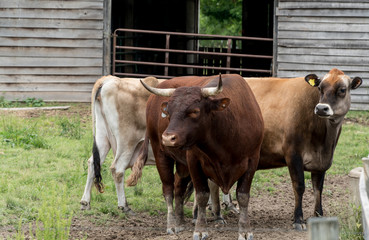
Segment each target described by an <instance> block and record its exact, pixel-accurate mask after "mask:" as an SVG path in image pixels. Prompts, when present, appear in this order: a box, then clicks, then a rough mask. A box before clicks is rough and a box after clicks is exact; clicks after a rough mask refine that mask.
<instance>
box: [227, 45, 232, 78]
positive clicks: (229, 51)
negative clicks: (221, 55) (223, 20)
mask: <svg viewBox="0 0 369 240" xmlns="http://www.w3.org/2000/svg"><path fill="white" fill-rule="evenodd" d="M231 44H232V39H230V38H228V40H227V53H228V54H229V53H231V51H232V49H231ZM226 67H227V68H230V67H231V57H230V56H229V55H228V56H227V64H226ZM226 73H227V74H229V71H227V72H226Z"/></svg>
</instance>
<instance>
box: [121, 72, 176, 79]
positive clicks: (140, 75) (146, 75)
mask: <svg viewBox="0 0 369 240" xmlns="http://www.w3.org/2000/svg"><path fill="white" fill-rule="evenodd" d="M115 75H116V76H132V77H150V76H151V77H156V78H165V79H170V78H174V76H164V75H153V74H144V73H116V74H115Z"/></svg>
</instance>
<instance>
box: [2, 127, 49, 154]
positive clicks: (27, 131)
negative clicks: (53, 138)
mask: <svg viewBox="0 0 369 240" xmlns="http://www.w3.org/2000/svg"><path fill="white" fill-rule="evenodd" d="M0 139H1V140H2V142H4V143H6V144H8V145H10V146H11V147H22V148H24V149H27V150H28V149H31V148H45V149H47V148H49V145H48V144H47V143H46V140H45V139H44V138H43V137H41V136H40V135H39V134H38V132H37V130H36V126H35V125H34V126H32V127H28V126H16V125H14V124H11V123H5V120H4V121H3V129H2V130H1V129H0Z"/></svg>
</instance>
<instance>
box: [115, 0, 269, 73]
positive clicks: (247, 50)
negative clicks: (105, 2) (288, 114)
mask: <svg viewBox="0 0 369 240" xmlns="http://www.w3.org/2000/svg"><path fill="white" fill-rule="evenodd" d="M199 1H201V0H161V1H154V0H123V1H122V0H112V11H111V31H112V33H113V32H114V31H115V30H116V29H118V28H125V29H142V30H155V31H168V32H183V33H198V32H199V11H200V9H199V8H200V2H199ZM273 20H274V1H273V0H259V1H247V0H243V2H242V23H240V25H242V36H246V37H262V38H273ZM116 39H117V45H120V46H135V47H143V48H160V49H164V48H166V46H165V42H166V39H165V35H155V34H150V35H149V34H145V33H133V32H126V33H124V35H122V36H121V35H120V36H118V37H117V38H116ZM200 40H201V39H199V38H192V39H191V38H189V37H184V36H171V38H170V44H169V45H170V48H171V49H178V50H199V49H200V48H201V46H200ZM236 46H237V48H236ZM112 49H113V48H112ZM208 51H220V52H227V51H228V50H227V48H226V47H225V48H224V47H222V49H221V50H219V49H213V50H209V49H208ZM231 52H234V53H237V54H256V55H265V56H273V41H253V40H238V42H237V43H236V41H235V42H234V43H233V44H232V50H231ZM169 57H170V60H169V62H170V63H173V64H189V65H191V64H202V62H201V60H203V59H202V56H201V55H192V56H189V55H188V54H187V55H186V54H185V53H175V54H174V53H170V54H169ZM115 58H116V59H117V60H126V61H137V62H153V63H163V62H164V61H165V53H163V52H157V51H156V52H155V51H140V50H132V49H131V50H128V49H125V50H120V51H117V52H116V55H115ZM223 58H224V57H221V58H220V57H218V58H215V60H213V59H210V60H209V59H205V60H206V61H207V63H209V62H211V61H214V62H217V64H223V65H224V64H225V62H226V61H225V58H224V59H223ZM231 65H232V67H236V68H237V67H239V68H247V69H248V68H250V69H265V70H268V71H270V70H271V68H272V58H271V57H270V58H252V57H251V58H250V57H245V58H243V57H242V58H241V57H240V58H239V59H236V60H235V61H233V60H232V62H231ZM115 72H120V73H127V76H135V74H137V76H138V74H150V75H162V74H163V72H165V69H164V67H163V66H159V65H155V64H152V65H139V64H132V63H118V64H116V65H115ZM218 72H219V71H218ZM218 72H217V71H202V70H196V69H191V68H171V67H169V73H168V74H169V75H171V76H181V75H212V74H217V73H218ZM222 72H223V71H222ZM241 75H242V76H244V77H247V76H271V71H270V72H242V73H241Z"/></svg>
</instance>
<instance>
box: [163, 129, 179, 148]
mask: <svg viewBox="0 0 369 240" xmlns="http://www.w3.org/2000/svg"><path fill="white" fill-rule="evenodd" d="M177 141H178V136H177V135H176V134H173V133H167V132H164V133H163V135H162V143H163V145H164V146H167V147H176V146H177Z"/></svg>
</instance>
